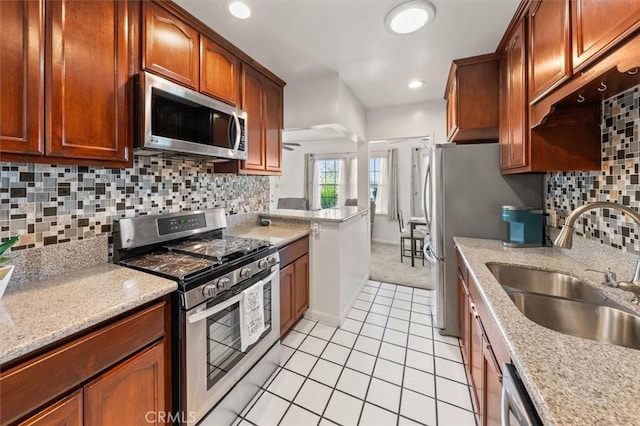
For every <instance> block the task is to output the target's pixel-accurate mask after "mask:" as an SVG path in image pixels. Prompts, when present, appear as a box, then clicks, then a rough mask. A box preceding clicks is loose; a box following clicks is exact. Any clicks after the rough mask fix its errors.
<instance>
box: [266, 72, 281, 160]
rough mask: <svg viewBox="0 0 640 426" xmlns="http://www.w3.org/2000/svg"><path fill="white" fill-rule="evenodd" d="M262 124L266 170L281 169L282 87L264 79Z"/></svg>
mask: <svg viewBox="0 0 640 426" xmlns="http://www.w3.org/2000/svg"><path fill="white" fill-rule="evenodd" d="M263 81H264V126H265V149H266V152H265V154H266V170H267V171H271V172H280V171H282V127H283V121H282V118H283V117H282V115H283V112H282V107H283V101H282V87H280V86H278V85H277V84H275V83H274V82H272V81H271V80H269V79H267V78H265V79H264V80H263Z"/></svg>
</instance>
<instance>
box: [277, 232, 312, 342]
mask: <svg viewBox="0 0 640 426" xmlns="http://www.w3.org/2000/svg"><path fill="white" fill-rule="evenodd" d="M308 253H309V238H308V237H304V238H302V239H300V240H298V241H295V242H293V243H291V244H289V245H288V246H285V247H283V248H282V249H280V265H281V266H280V335H281V336H284V335H285V334H286V333H287V332H288V331H289V329H291V327H293V325H294V324H295V323H296V321H298V320H299V319H300V318H301V317H302V315H303V314H304V312H305V311H306V310H307V309H309V254H308Z"/></svg>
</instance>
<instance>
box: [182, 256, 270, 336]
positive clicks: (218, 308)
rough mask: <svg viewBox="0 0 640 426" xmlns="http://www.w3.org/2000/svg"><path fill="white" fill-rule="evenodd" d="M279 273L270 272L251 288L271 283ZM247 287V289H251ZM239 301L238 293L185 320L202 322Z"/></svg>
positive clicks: (240, 295)
mask: <svg viewBox="0 0 640 426" xmlns="http://www.w3.org/2000/svg"><path fill="white" fill-rule="evenodd" d="M278 273H280V269H279V268H275V271H274V272H272V273H271V274H270V275H269V276H268V277H266V278H264V279H261V280H260V281H258V282H256V283H255V284H253V285H252V286H251V287H253V286H255V285H258V284H266V283H268V282H269V281H271V280H272V279H273V277H275V276H276V274H278ZM251 287H249V288H251ZM240 300H242V293H238V294H237V295H235V296H233V297H232V298H231V299H227V300H225V301H224V302H222V303H220V304H218V305H215V306H212V307H210V308H209V309H205V310H204V311H200V312H195V313H193V314H191V315H189V317H188V318H187V320H188V321H189V324H193V323H195V322H198V321H202V320H203V319H205V318H208V317H210V316H211V315H214V314H217V313H218V312H220V311H222V310H224V309H227V308H228V307H229V306H231V305H233V304H235V303H238V302H239V301H240Z"/></svg>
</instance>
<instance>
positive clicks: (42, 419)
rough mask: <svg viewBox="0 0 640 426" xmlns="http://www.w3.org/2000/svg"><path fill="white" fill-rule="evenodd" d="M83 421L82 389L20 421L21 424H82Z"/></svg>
mask: <svg viewBox="0 0 640 426" xmlns="http://www.w3.org/2000/svg"><path fill="white" fill-rule="evenodd" d="M82 424H83V421H82V389H80V390H77V391H75V392H74V393H72V394H71V396H69V397H67V398H64V399H62V400H61V401H58V402H56V403H55V404H52V405H51V406H50V407H49V408H47V409H46V410H42V411H41V412H40V413H38V414H36V415H35V416H33V417H31V418H29V419H27V420H25V421H24V422H21V423H20V426H47V425H63V426H80V425H82Z"/></svg>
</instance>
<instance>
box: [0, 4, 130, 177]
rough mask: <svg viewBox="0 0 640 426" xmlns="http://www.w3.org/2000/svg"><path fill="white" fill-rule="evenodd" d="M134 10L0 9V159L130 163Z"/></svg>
mask: <svg viewBox="0 0 640 426" xmlns="http://www.w3.org/2000/svg"><path fill="white" fill-rule="evenodd" d="M132 7H133V6H132V4H131V3H128V2H123V1H117V0H110V1H109V0H107V1H92V2H82V1H65V0H61V1H47V2H44V1H40V2H39V1H35V0H34V1H26V2H21V1H18V2H14V1H2V2H0V8H1V9H0V12H1V13H0V20H1V21H2V28H3V36H2V40H1V48H0V61H1V64H0V84H1V85H2V87H1V90H2V99H1V102H2V105H1V107H2V114H1V115H0V134H1V141H0V142H1V143H0V151H1V153H2V157H3V160H5V161H34V162H47V163H63V164H81V165H98V166H108V167H126V166H130V165H131V164H132V161H133V158H132V152H131V151H132V142H133V140H132V128H133V125H132V122H131V121H130V118H129V115H130V114H129V112H130V108H131V104H132V98H131V90H130V89H129V87H128V84H129V77H130V75H131V59H130V57H131V55H130V52H131V46H132V44H131V43H130V38H129V37H130V33H131V31H130V26H131V25H132V22H131V19H132V18H131V8H132ZM44 87H46V88H47V90H46V95H45V91H44ZM43 117H44V119H43ZM44 123H46V128H45V127H44Z"/></svg>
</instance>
